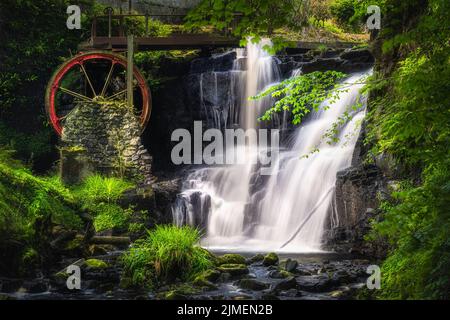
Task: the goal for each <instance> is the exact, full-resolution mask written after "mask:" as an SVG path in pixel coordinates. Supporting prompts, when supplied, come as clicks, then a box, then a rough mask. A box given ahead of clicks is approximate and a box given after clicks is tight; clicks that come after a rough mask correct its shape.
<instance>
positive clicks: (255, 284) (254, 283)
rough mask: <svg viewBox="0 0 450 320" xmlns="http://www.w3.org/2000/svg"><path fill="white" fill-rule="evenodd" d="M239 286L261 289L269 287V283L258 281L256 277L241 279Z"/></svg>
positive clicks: (248, 288) (255, 289)
mask: <svg viewBox="0 0 450 320" xmlns="http://www.w3.org/2000/svg"><path fill="white" fill-rule="evenodd" d="M238 286H239V287H241V288H242V289H247V290H253V291H260V290H264V289H267V288H268V287H269V285H268V284H267V283H264V282H261V281H258V280H256V279H241V280H239V282H238Z"/></svg>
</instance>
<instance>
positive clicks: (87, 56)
mask: <svg viewBox="0 0 450 320" xmlns="http://www.w3.org/2000/svg"><path fill="white" fill-rule="evenodd" d="M92 60H108V61H110V62H111V63H112V65H115V64H119V65H121V66H122V67H124V68H125V70H126V66H127V60H126V59H125V58H124V57H123V56H121V55H118V54H114V53H111V52H104V51H91V52H86V53H81V54H78V55H76V56H75V57H73V58H71V59H70V60H68V61H65V62H64V63H63V64H61V65H60V66H59V67H58V69H57V70H56V71H55V72H54V73H53V76H52V77H51V78H50V80H49V82H48V85H47V90H46V94H45V110H46V112H47V115H48V117H49V119H50V123H51V125H52V127H53V129H54V130H55V131H56V133H57V134H58V135H61V134H62V130H63V127H62V124H61V121H60V120H61V118H60V117H58V115H57V112H56V103H55V99H56V93H57V91H58V90H59V89H60V88H61V87H60V84H61V81H62V79H63V78H64V76H65V75H66V74H67V73H68V72H69V71H70V70H72V69H73V68H74V67H76V66H79V65H83V63H84V62H87V61H92ZM133 76H134V79H136V81H137V85H138V87H139V89H140V93H141V96H142V111H141V114H140V126H141V132H142V131H144V130H145V128H146V126H147V124H148V121H149V120H150V116H151V111H152V98H151V92H150V89H149V87H148V85H147V82H146V80H145V78H144V76H143V75H142V73H141V72H140V70H139V69H138V68H137V67H136V66H134V67H133ZM91 86H92V85H91ZM102 92H103V90H102ZM94 93H95V92H94Z"/></svg>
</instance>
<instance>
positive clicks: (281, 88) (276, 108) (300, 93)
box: [251, 71, 347, 124]
mask: <svg viewBox="0 0 450 320" xmlns="http://www.w3.org/2000/svg"><path fill="white" fill-rule="evenodd" d="M343 77H345V74H344V73H341V72H337V71H326V72H318V71H316V72H312V73H308V74H305V75H301V76H298V77H294V78H290V79H287V80H284V81H282V82H281V83H279V84H277V85H274V86H272V87H269V88H268V89H267V90H265V91H263V92H261V93H260V94H258V95H257V96H255V97H252V98H251V99H254V100H255V99H261V98H263V97H266V96H270V97H272V98H275V99H276V102H275V104H274V105H273V106H272V107H271V108H270V109H268V110H266V112H265V113H264V114H263V116H262V117H261V118H260V120H261V121H268V120H271V119H272V118H273V116H274V115H275V114H276V113H280V112H282V111H289V112H291V113H292V116H293V120H292V123H293V124H300V123H301V121H302V119H303V118H304V117H305V116H306V115H307V114H308V113H310V112H311V111H318V110H319V106H320V104H321V103H322V102H323V101H324V100H326V99H329V102H330V103H332V102H333V101H334V100H335V99H336V98H338V96H339V93H341V92H343V91H345V90H347V89H346V88H343V89H339V88H336V89H335V90H331V89H333V87H335V85H336V83H337V81H338V80H340V79H342V78H343ZM323 107H324V108H327V106H326V105H325V106H323Z"/></svg>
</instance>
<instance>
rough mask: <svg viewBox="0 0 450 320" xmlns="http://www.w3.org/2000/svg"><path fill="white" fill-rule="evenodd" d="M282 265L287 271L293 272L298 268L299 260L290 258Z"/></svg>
mask: <svg viewBox="0 0 450 320" xmlns="http://www.w3.org/2000/svg"><path fill="white" fill-rule="evenodd" d="M282 265H283V268H284V270H286V271H287V272H293V271H295V270H296V269H297V267H298V262H297V260H292V259H290V258H289V259H287V260H286V261H285V262H284V263H283V264H282Z"/></svg>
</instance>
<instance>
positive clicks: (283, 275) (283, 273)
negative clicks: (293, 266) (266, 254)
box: [268, 270, 292, 279]
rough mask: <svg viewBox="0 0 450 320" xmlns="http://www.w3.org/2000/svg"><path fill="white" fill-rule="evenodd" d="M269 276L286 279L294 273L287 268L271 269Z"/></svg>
mask: <svg viewBox="0 0 450 320" xmlns="http://www.w3.org/2000/svg"><path fill="white" fill-rule="evenodd" d="M268 276H269V278H272V279H285V278H288V277H290V276H292V274H291V273H290V272H287V271H286V270H271V271H269V273H268Z"/></svg>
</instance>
